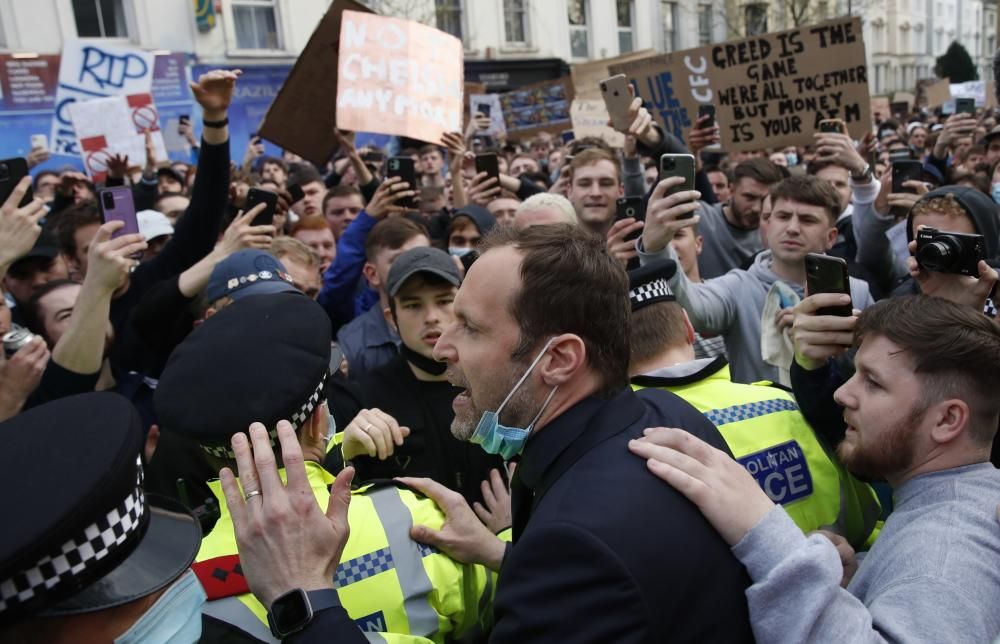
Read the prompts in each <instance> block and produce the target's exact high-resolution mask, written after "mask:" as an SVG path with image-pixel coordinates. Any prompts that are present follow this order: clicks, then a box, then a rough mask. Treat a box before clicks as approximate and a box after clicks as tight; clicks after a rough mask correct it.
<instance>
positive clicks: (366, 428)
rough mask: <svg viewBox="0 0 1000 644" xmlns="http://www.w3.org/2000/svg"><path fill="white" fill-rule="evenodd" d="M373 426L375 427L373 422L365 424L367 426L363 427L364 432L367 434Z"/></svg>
mask: <svg viewBox="0 0 1000 644" xmlns="http://www.w3.org/2000/svg"><path fill="white" fill-rule="evenodd" d="M372 427H374V425H372V424H371V423H368V424H367V425H365V428H364V429H362V430H361V431H363V432H364V433H366V434H367V433H368V430H369V429H371V428H372Z"/></svg>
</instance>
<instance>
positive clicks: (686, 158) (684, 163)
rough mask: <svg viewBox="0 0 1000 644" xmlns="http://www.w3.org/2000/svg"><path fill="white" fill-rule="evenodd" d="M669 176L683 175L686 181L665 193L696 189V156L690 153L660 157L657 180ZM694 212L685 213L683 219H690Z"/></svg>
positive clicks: (670, 193)
mask: <svg viewBox="0 0 1000 644" xmlns="http://www.w3.org/2000/svg"><path fill="white" fill-rule="evenodd" d="M668 177H683V178H684V183H682V184H681V185H679V186H674V187H673V188H670V189H669V190H667V193H666V194H665V195H664V196H665V197H666V196H670V195H672V194H676V193H678V192H684V191H686V190H694V156H693V155H690V154H664V155H663V156H661V157H660V175H659V177H657V182H660V181H663V180H664V179H666V178H668ZM692 217H694V213H693V212H690V213H688V214H686V215H683V216H682V217H681V219H690V218H692Z"/></svg>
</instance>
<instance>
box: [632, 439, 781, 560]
mask: <svg viewBox="0 0 1000 644" xmlns="http://www.w3.org/2000/svg"><path fill="white" fill-rule="evenodd" d="M628 447H629V450H631V451H632V453H633V454H635V455H636V456H640V457H642V458H644V459H646V467H648V468H649V471H650V472H652V473H653V474H655V475H656V476H658V477H659V478H661V479H663V480H664V481H666V482H667V483H669V484H670V486H671V487H673V488H674V489H675V490H677V491H678V492H680V493H681V494H683V495H684V496H686V497H687V498H688V500H689V501H691V502H692V503H694V504H695V505H697V506H698V509H699V510H701V513H702V514H703V515H705V518H706V519H708V522H709V523H711V524H712V526H713V527H714V528H715V529H716V530H717V531H718V533H719V535H720V536H721V537H722V538H723V539H724V540H725V542H726V543H728V544H729V545H730V546H733V545H736V544H737V543H738V542H739V541H740V540H741V539H742V538H743V537H744V536H745V535H746V533H747V532H749V531H750V529H751V528H753V527H754V526H755V525H757V524H758V523H760V520H761V519H763V518H764V516H765V515H766V514H767V513H768V512H770V511H771V510H773V509H774V502H772V501H771V499H769V498H768V497H767V495H766V494H764V491H763V490H761V489H760V486H758V485H757V481H755V480H754V478H753V476H751V475H750V473H749V472H747V471H746V469H745V468H744V467H743V466H742V465H740V464H739V463H737V462H736V461H734V460H733V459H732V457H730V456H729V455H728V454H726V453H725V452H723V451H721V450H718V449H715V448H714V447H712V446H711V445H709V444H708V443H706V442H705V441H703V440H701V439H699V438H696V437H695V436H692V435H691V434H689V433H688V432H686V431H684V430H683V429H676V428H672V427H669V428H668V427H656V428H651V429H646V430H645V432H644V436H643V437H642V438H641V439H638V440H631V441H629V445H628Z"/></svg>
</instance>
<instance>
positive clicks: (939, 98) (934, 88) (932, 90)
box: [917, 78, 951, 109]
mask: <svg viewBox="0 0 1000 644" xmlns="http://www.w3.org/2000/svg"><path fill="white" fill-rule="evenodd" d="M923 90H924V97H923V98H924V106H925V107H928V108H930V109H934V108H936V107H941V106H942V105H944V104H945V103H947V102H948V101H950V100H951V81H949V80H948V79H947V78H942V79H941V80H934V81H933V82H931V83H927V84H926V85H925V86H924V87H923ZM917 98H918V100H919V98H920V97H919V96H918V97H917Z"/></svg>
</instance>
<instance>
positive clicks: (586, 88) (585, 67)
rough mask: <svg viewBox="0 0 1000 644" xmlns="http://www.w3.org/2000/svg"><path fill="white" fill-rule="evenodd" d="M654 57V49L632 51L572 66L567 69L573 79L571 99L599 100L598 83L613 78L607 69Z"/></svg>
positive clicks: (599, 89)
mask: <svg viewBox="0 0 1000 644" xmlns="http://www.w3.org/2000/svg"><path fill="white" fill-rule="evenodd" d="M655 55H656V50H655V49H643V50H642V51H634V52H631V53H628V54H623V55H621V56H615V57H614V58H603V59H601V60H594V61H591V62H587V63H580V64H579V65H573V66H572V67H570V69H569V73H570V76H571V77H572V78H573V97H574V98H582V99H600V98H601V88H600V82H601V81H602V80H604V79H605V78H608V77H610V76H614V74H612V73H611V72H610V71H608V69H609V68H610V67H611V66H612V65H618V64H621V63H627V62H630V61H633V60H641V59H643V58H650V57H651V56H655Z"/></svg>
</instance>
